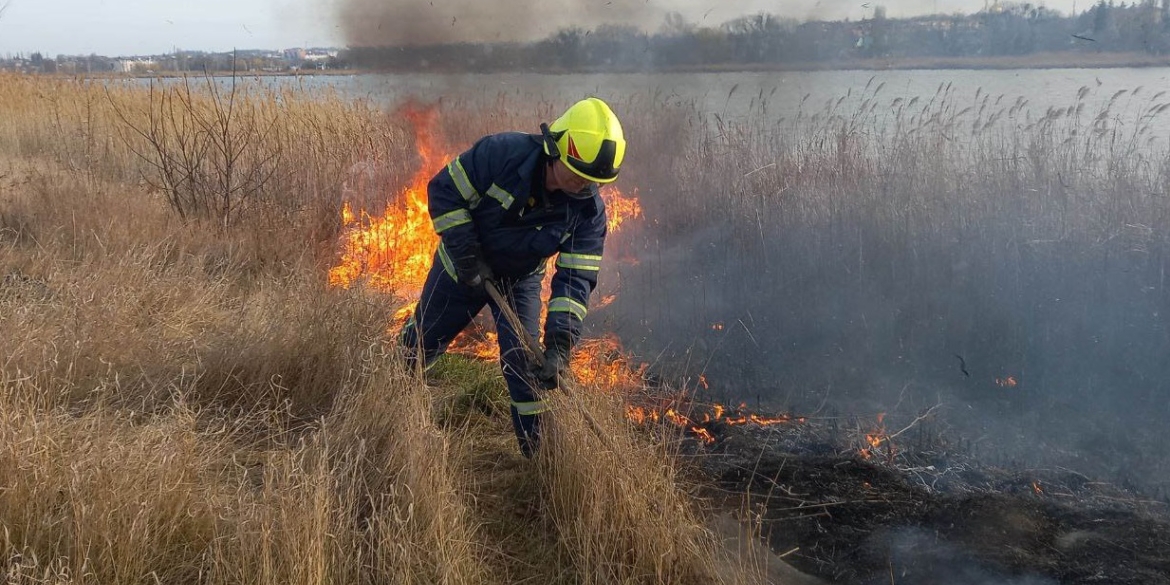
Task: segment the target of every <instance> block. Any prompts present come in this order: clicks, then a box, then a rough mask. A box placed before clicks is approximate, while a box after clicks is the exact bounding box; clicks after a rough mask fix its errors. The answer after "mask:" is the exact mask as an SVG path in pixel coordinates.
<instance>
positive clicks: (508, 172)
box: [427, 132, 606, 346]
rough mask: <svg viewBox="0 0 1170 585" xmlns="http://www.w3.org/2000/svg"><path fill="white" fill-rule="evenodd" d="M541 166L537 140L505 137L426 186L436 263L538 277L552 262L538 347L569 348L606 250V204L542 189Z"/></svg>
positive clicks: (488, 140) (479, 146)
mask: <svg viewBox="0 0 1170 585" xmlns="http://www.w3.org/2000/svg"><path fill="white" fill-rule="evenodd" d="M547 164H548V159H547V157H546V156H545V154H544V149H543V148H542V145H541V142H540V137H539V136H535V135H531V134H521V133H518V132H509V133H504V134H494V135H490V136H486V137H484V138H481V139H480V140H479V141H478V142H476V143H475V145H474V146H472V147H471V149H469V150H468V151H467V152H464V153H463V154H461V155H459V156H458V157H456V158H455V159H454V160H452V161H451V163H450V164H448V165H447V166H446V168H444V169H443V170H441V171H439V172H438V174H436V175H435V177H434V178H433V179H431V182H430V184H429V185H428V186H427V198H428V204H429V206H430V214H431V220H432V221H433V222H434V225H435V231H436V232H437V233H438V234H439V235H440V237H441V239H442V241H441V242H440V244H439V257H440V260H441V261H442V262H443V265H444V268H445V269H446V271H447V273H448V274H450V275H451V277H452V278H457V277H456V273H455V269H454V267H455V263H457V262H460V261H461V259H465V258H469V257H471V256H473V255H475V254H482V257H483V259H484V260H486V261H487V263H488V265H490V266H491V268H492V272H494V273H495V274H496V275H497V276H501V277H505V278H510V279H517V278H523V277H527V276H530V275H536V274H542V273H543V271H544V266H545V263H546V260H547V259H548V258H551V257H552V256H553V255H557V263H556V274H554V275H553V280H552V297H551V298H550V300H549V303H548V317H547V319H546V321H545V344H546V345H548V344H550V343H553V342H554V340H555V341H556V342H557V343H565V342H568V344H569V345H570V346H571V345H572V344H575V343H576V341H577V339H578V338H579V337H580V335H581V323H582V321H584V320H585V315H586V313H588V311H589V294H590V293H591V292H593V288H594V287H595V286H596V285H597V274H598V271H599V270H600V269H601V254H602V248H603V247H604V244H605V235H606V217H605V204H604V203H603V202H602V200H601V196H600V195H599V194H598V192H597V189H596V188H594V189H593V191H592V197H588V198H584V199H579V198H574V197H569V196H568V195H566V194H565V193H563V192H560V191H557V192H553V193H549V192H547V191H546V190H545V188H544V173H545V170H546V167H547Z"/></svg>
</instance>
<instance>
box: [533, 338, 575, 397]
mask: <svg viewBox="0 0 1170 585" xmlns="http://www.w3.org/2000/svg"><path fill="white" fill-rule="evenodd" d="M568 370H569V355H568V353H567V352H566V353H562V352H560V351H559V350H558V349H557V348H555V347H550V348H548V349H546V350H544V365H543V366H540V367H538V368H536V371H535V372H533V377H535V378H536V383H537V385H539V386H540V387H541V388H543V389H544V390H553V389H556V388H558V387H560V385H561V380H563V379H564V376H565V373H566V372H567V371H568Z"/></svg>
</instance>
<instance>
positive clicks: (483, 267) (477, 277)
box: [455, 254, 496, 289]
mask: <svg viewBox="0 0 1170 585" xmlns="http://www.w3.org/2000/svg"><path fill="white" fill-rule="evenodd" d="M455 274H456V275H457V276H458V277H459V284H462V285H463V286H467V287H470V288H474V289H482V288H483V283H485V282H488V281H489V280H495V279H496V275H495V274H493V273H492V268H491V266H488V263H487V262H486V261H484V259H483V257H482V256H480V255H479V254H472V255H470V256H464V257H462V258H460V259H458V260H456V261H455Z"/></svg>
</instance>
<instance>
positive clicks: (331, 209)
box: [0, 77, 709, 584]
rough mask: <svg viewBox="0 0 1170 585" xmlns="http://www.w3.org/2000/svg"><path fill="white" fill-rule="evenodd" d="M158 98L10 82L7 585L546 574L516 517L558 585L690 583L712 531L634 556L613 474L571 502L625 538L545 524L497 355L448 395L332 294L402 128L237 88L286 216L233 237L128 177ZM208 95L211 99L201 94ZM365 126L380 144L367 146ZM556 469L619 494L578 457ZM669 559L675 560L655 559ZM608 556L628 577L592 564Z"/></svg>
mask: <svg viewBox="0 0 1170 585" xmlns="http://www.w3.org/2000/svg"><path fill="white" fill-rule="evenodd" d="M149 91H150V90H149V88H145V87H133V86H126V87H123V86H120V85H117V84H114V85H112V86H111V87H110V88H109V93H107V91H106V89H105V88H103V87H102V86H101V85H100V84H96V83H89V82H85V81H69V80H38V79H25V78H7V77H5V78H2V79H0V94H2V95H3V96H5V99H3V100H0V104H2V105H0V112H2V113H3V118H4V119H5V120H9V121H11V123H6V124H4V125H0V153H2V158H0V161H2V162H0V185H2V186H3V190H2V191H0V238H2V239H0V241H2V242H3V247H0V274H2V275H3V281H2V282H0V324H2V325H3V328H4V330H5V331H6V332H7V333H6V334H5V335H4V336H3V337H2V338H0V353H2V354H3V355H4V356H5V359H4V365H3V369H2V370H0V441H2V443H0V467H2V468H3V469H5V470H7V472H6V473H4V474H3V475H2V478H0V558H2V559H3V561H0V567H3V569H2V574H3V575H4V577H5V579H6V580H7V581H9V582H13V583H33V582H46V581H52V582H56V583H140V582H143V581H161V582H205V583H249V584H251V583H282V584H285V583H323V582H333V583H375V582H378V583H381V582H392V583H450V584H459V583H505V582H512V581H511V577H512V576H515V575H522V574H524V573H525V572H526V569H525V568H523V567H521V566H519V563H520V562H524V563H525V564H527V563H528V561H531V564H532V565H534V566H535V565H537V564H547V563H548V559H547V558H537V557H533V556H531V555H530V554H529V552H519V553H516V552H512V551H504V550H501V549H500V548H499V547H498V545H496V544H495V541H493V540H489V539H488V538H487V537H486V536H485V534H490V535H495V534H496V532H494V530H496V528H494V527H497V526H500V525H511V526H516V530H517V531H520V530H523V531H524V532H525V534H527V535H529V537H530V538H529V540H528V542H529V543H537V542H543V543H545V545H546V546H545V547H544V548H540V547H536V546H534V547H533V549H532V550H531V551H530V552H531V553H532V554H535V555H538V556H539V555H540V554H541V553H542V552H549V551H551V552H553V553H554V555H555V557H554V558H558V559H562V561H556V562H554V563H553V564H552V565H550V566H549V567H548V571H547V572H545V573H543V575H545V576H546V577H548V578H547V579H543V580H542V582H549V583H557V582H565V583H568V582H582V581H594V582H596V581H597V580H598V579H600V578H601V577H602V576H603V575H616V576H620V577H622V578H623V579H625V580H626V581H627V582H643V583H664V582H675V581H674V580H673V579H672V576H674V575H680V574H684V573H683V572H684V571H686V573H685V574H695V573H694V572H693V570H692V569H691V568H690V567H691V565H692V564H694V563H702V562H704V561H703V558H686V559H684V558H682V557H683V556H684V553H686V554H694V553H703V554H707V551H708V550H709V548H705V549H700V548H696V547H695V545H694V544H690V543H691V540H688V539H691V538H692V537H691V536H687V537H686V538H684V539H682V540H681V541H680V544H677V545H672V544H670V542H668V540H669V531H670V530H676V529H677V530H678V531H679V534H680V535H702V533H703V529H702V528H700V526H699V524H698V523H697V521H696V520H695V516H694V515H693V514H682V515H678V516H676V517H674V518H670V519H667V520H669V522H670V523H669V524H663V526H666V527H667V528H665V529H663V530H661V531H659V532H656V534H657V535H658V536H656V537H655V539H650V540H647V543H646V544H643V543H642V542H640V541H641V540H643V539H638V538H636V537H637V535H638V534H639V533H640V532H642V531H644V530H649V528H647V527H643V526H641V525H639V524H638V523H639V522H642V521H644V520H647V519H649V520H654V519H657V518H658V517H657V516H654V515H651V516H646V515H645V513H644V512H641V511H639V510H638V508H640V507H641V506H642V505H643V504H646V503H647V500H645V499H639V500H637V501H636V502H634V501H631V502H630V503H626V504H623V503H621V502H616V504H617V505H616V507H614V504H615V502H614V501H613V498H614V497H616V496H618V495H620V494H621V493H622V492H623V491H625V490H624V489H623V490H615V487H614V484H613V483H612V481H611V479H612V478H609V477H607V478H606V479H604V480H602V481H595V482H590V483H587V484H584V485H581V486H578V487H577V488H575V489H576V490H577V492H576V494H578V495H580V496H581V497H584V498H586V499H587V500H588V501H591V502H600V501H609V502H610V504H611V507H613V509H614V510H615V512H614V513H611V514H610V515H608V516H606V517H605V518H604V520H605V521H607V522H616V523H617V524H611V525H610V526H609V527H608V528H609V529H610V530H616V531H617V532H616V534H617V535H619V536H618V537H617V538H616V539H606V538H601V539H600V540H597V539H595V540H593V541H583V540H580V539H579V538H578V536H580V535H581V534H582V533H581V532H580V530H581V528H580V526H584V527H596V526H597V524H596V522H597V521H598V520H599V518H586V519H584V520H581V522H584V524H580V526H578V527H576V528H574V527H573V523H574V522H578V520H577V518H576V517H575V514H577V513H578V512H580V513H581V514H586V513H587V512H589V511H588V510H584V509H581V510H575V509H573V508H566V507H558V511H557V513H556V514H552V513H551V512H549V511H548V510H546V509H545V506H546V505H547V504H548V502H550V501H552V498H551V493H552V489H553V487H554V486H555V485H556V484H557V482H553V483H552V484H550V485H549V486H546V485H545V484H544V483H542V482H541V481H539V479H538V478H539V477H540V475H539V474H538V472H537V468H536V467H534V466H532V465H527V466H525V463H524V462H522V461H516V459H517V458H518V457H519V456H518V454H517V453H516V452H515V445H514V443H513V441H514V439H513V438H512V435H511V430H510V429H508V428H506V426H507V425H506V423H507V419H506V417H504V416H502V415H501V413H500V412H499V410H500V405H501V404H502V405H503V408H504V409H506V404H507V403H506V401H501V396H502V395H501V394H500V386H499V383H500V381H499V379H498V377H497V376H496V374H494V373H492V374H488V373H485V372H482V371H480V369H481V368H479V366H480V365H483V364H476V366H475V367H471V368H469V370H470V371H469V372H468V373H466V374H458V373H457V372H456V373H455V374H454V375H453V377H452V380H454V382H453V383H455V384H457V385H458V386H459V387H460V388H462V389H463V391H464V392H472V393H474V394H476V396H475V397H473V398H471V399H469V400H467V401H465V402H463V403H454V404H453V403H452V402H451V400H453V399H455V398H456V397H457V395H458V393H448V392H444V391H437V390H438V389H437V388H436V387H433V386H428V385H424V384H423V383H422V381H420V380H418V379H416V378H414V377H413V375H412V374H409V373H407V372H404V371H402V369H401V366H400V364H399V358H398V357H397V356H396V354H395V350H394V349H393V348H392V347H388V345H387V343H386V342H387V341H391V343H390V344H389V345H390V346H392V345H393V344H392V337H388V336H387V335H386V329H387V326H388V325H389V324H390V323H391V322H392V321H393V315H394V313H395V312H396V310H397V309H399V308H400V306H399V303H398V301H396V300H394V299H393V298H391V297H389V296H387V295H385V294H384V293H381V292H378V291H377V290H375V289H374V288H373V287H350V288H348V289H347V288H343V287H336V286H329V284H328V282H327V279H326V273H327V272H328V268H329V267H330V266H332V265H333V261H334V260H335V259H336V256H335V252H336V251H337V250H336V248H334V243H335V241H334V240H332V237H331V236H328V234H334V235H335V234H337V233H338V231H339V230H340V229H341V227H342V226H341V225H340V223H339V222H338V221H337V218H338V217H339V213H340V211H341V207H342V203H341V202H342V201H343V200H345V201H349V202H351V203H354V204H358V203H361V201H362V200H363V198H367V199H371V200H372V199H378V200H384V199H385V198H386V197H387V194H389V193H394V192H397V188H394V189H391V188H389V187H387V186H386V185H388V184H389V183H391V182H392V181H393V179H392V177H394V176H395V174H394V173H395V172H396V171H395V167H394V166H393V165H389V164H387V163H385V160H386V159H387V158H389V156H388V154H387V153H389V152H392V151H394V150H395V149H402V150H403V152H408V154H407V155H405V157H404V158H406V159H408V160H410V161H412V162H413V160H414V156H413V144H412V143H409V142H410V141H406V142H407V144H401V143H400V141H398V139H397V138H396V137H400V136H403V134H401V132H400V131H401V126H400V124H401V121H399V120H397V119H391V118H383V117H381V116H380V115H378V114H376V113H374V112H372V111H370V110H366V109H363V108H362V107H361V106H357V105H352V104H340V103H337V102H330V101H329V100H328V99H324V100H322V101H320V102H317V101H314V100H310V99H305V100H304V101H298V99H300V98H299V97H296V96H293V97H290V99H289V100H287V101H286V100H284V99H283V98H282V99H280V100H277V99H275V98H274V97H273V96H266V97H265V96H263V95H262V94H256V95H258V96H260V97H256V96H251V97H245V96H244V95H243V94H241V96H240V97H239V99H241V100H253V99H254V100H256V101H254V102H252V103H251V104H250V105H249V106H248V107H250V108H253V112H254V114H255V115H257V116H261V117H263V116H271V118H267V119H269V120H276V119H279V120H281V121H280V122H279V124H281V125H280V126H279V128H278V129H277V130H274V132H276V133H278V134H280V135H282V136H284V137H285V138H284V139H282V142H284V144H283V145H282V146H281V147H280V148H282V149H285V150H283V151H282V154H281V157H280V158H279V163H278V164H276V166H277V170H278V172H276V173H274V174H273V177H274V179H273V181H275V182H273V183H271V184H268V186H267V187H266V189H269V188H272V189H275V186H277V185H279V186H281V187H280V188H281V189H288V190H289V194H290V195H291V199H290V200H289V201H279V202H278V201H275V200H266V197H267V196H266V195H263V194H262V195H261V196H259V197H258V198H257V199H255V203H256V204H255V205H248V206H244V207H241V208H239V209H238V210H237V211H238V213H233V217H234V219H233V220H232V221H230V222H224V221H221V220H222V217H202V216H201V215H200V214H194V215H191V214H180V213H177V211H178V210H176V209H175V208H174V206H173V204H172V203H171V202H169V200H168V197H167V194H166V193H163V192H160V191H158V190H157V189H156V188H155V187H153V186H152V185H151V182H152V181H146V182H143V181H140V180H139V173H144V172H145V173H147V174H148V175H149V173H151V171H150V169H151V166H150V165H151V163H150V160H149V159H148V158H144V157H142V156H140V155H139V154H136V153H135V150H134V148H135V147H134V142H133V140H130V139H123V138H121V137H119V132H121V131H123V130H125V128H119V124H130V123H133V122H134V120H135V118H132V117H130V116H133V115H135V114H134V113H135V112H137V113H139V114H146V113H148V112H150V111H151V108H152V107H157V105H158V104H157V102H151V101H150V100H151V97H150V93H149ZM156 91H158V88H156ZM156 95H157V94H156ZM250 95H251V94H250ZM29 96H35V97H29ZM192 96H194V97H193V98H192V99H194V100H195V101H196V102H198V103H199V104H202V105H200V106H199V107H204V106H206V104H207V102H202V101H200V100H205V99H210V98H208V97H207V96H199V95H198V94H192ZM7 98H12V99H7ZM115 109H116V110H118V111H120V112H122V115H123V116H127V117H129V118H127V119H123V118H120V117H119V115H118V114H117V112H116V111H114V110H115ZM179 111H182V110H181V109H180V110H176V112H179ZM138 120H139V121H141V120H142V119H138ZM285 124H287V126H285ZM363 124H369V126H363ZM298 128H299V129H303V130H305V131H308V132H309V134H308V135H303V136H301V135H297V134H296V132H298V131H300V130H297V129H298ZM309 128H316V130H311V131H310V130H308V129H309ZM363 128H364V129H365V130H369V132H370V136H366V135H363V136H362V137H360V139H359V138H358V137H357V136H356V135H355V134H352V133H358V132H364V131H365V130H361V129H363ZM298 136H301V137H299V138H298ZM371 136H373V137H375V138H380V139H385V140H384V141H379V140H374V138H371ZM374 142H377V145H376V146H372V144H373V143H374ZM99 145H100V147H99ZM363 145H364V146H363ZM248 148H256V149H260V150H263V149H265V148H275V147H273V146H272V145H271V144H270V143H269V142H267V139H265V140H259V139H257V140H255V141H252V142H248ZM290 148H291V149H297V152H299V153H300V154H299V155H298V156H299V157H300V158H299V160H298V162H297V164H295V165H293V164H291V161H290V160H289V159H287V158H285V155H287V154H288V153H289V152H290V151H289V150H288V149H290ZM87 149H90V150H89V151H88V152H91V155H89V156H88V157H87V156H80V155H77V153H79V152H80V153H84V152H87ZM300 149H304V150H303V151H302V150H300ZM406 149H409V151H407V150H406ZM270 152H274V151H270ZM268 160H270V161H272V162H274V163H276V161H277V159H268ZM156 162H157V161H156ZM281 165H284V166H281ZM148 178H149V177H148ZM286 204H288V205H286ZM326 212H327V214H326ZM325 215H328V218H329V222H328V223H329V224H330V225H328V226H325V225H323V223H324V222H321V221H320V220H321V218H322V217H324V216H325ZM327 236H328V237H327ZM323 241H325V242H326V243H327V245H323V244H322V242H323ZM491 370H492V371H493V372H495V371H496V370H495V368H494V366H492V367H491ZM475 380H479V382H475ZM473 382H474V383H473ZM493 385H494V386H493ZM473 386H475V388H476V389H473V388H472V387H473ZM472 412H477V413H482V412H488V413H494V418H489V420H492V421H494V423H497V424H496V426H493V425H491V424H489V425H479V426H475V427H469V426H466V425H461V424H460V421H463V422H466V421H467V420H469V419H468V415H469V414H470V413H472ZM444 413H446V414H444ZM618 422H619V423H620V421H618ZM501 424H502V425H503V427H501V426H499V425H501ZM622 424H624V423H622ZM482 445H496V447H494V448H480V447H479V446H482ZM624 445H625V446H624V447H623V448H628V449H631V453H630V454H629V456H628V457H626V456H622V455H620V454H619V455H614V457H615V458H616V459H627V458H628V459H630V460H631V461H637V462H640V463H642V464H646V465H647V468H646V469H645V470H643V471H642V472H640V473H639V475H638V477H639V478H640V480H641V481H646V480H647V478H651V479H653V478H657V479H654V480H653V485H655V486H656V488H655V490H654V491H653V494H654V495H655V496H656V497H665V498H670V499H669V500H663V504H664V505H666V506H667V508H664V509H663V510H671V511H679V510H683V511H685V509H686V508H687V502H686V499H685V497H684V496H683V495H682V493H681V492H678V491H677V490H678V488H677V487H676V486H674V484H673V482H672V476H671V475H669V473H670V469H671V467H670V463H669V459H668V458H667V457H666V456H665V453H663V452H661V451H654V450H648V449H647V447H645V446H642V445H638V444H637V443H634V442H630V443H628V444H624ZM577 465H581V466H586V467H583V468H582V469H577V470H574V469H571V468H570V467H571V466H577ZM473 470H486V472H487V473H488V477H483V476H480V475H478V474H474V473H473ZM559 473H571V474H574V476H575V477H579V478H587V477H590V476H595V477H606V476H605V475H604V474H602V473H599V472H598V468H597V462H594V461H590V460H588V459H586V458H582V457H580V456H575V457H573V458H572V459H568V458H567V459H566V464H565V465H564V466H561V468H560V471H559ZM493 474H494V475H493ZM663 474H666V475H663ZM659 476H661V477H659ZM525 478H527V479H525ZM619 481H620V484H619V485H621V486H630V485H632V484H631V481H632V480H631V479H630V478H629V477H620V480H619ZM484 486H487V489H488V491H487V492H484V491H482V489H481V488H483V487H484ZM495 488H499V489H502V490H510V493H508V495H510V496H512V497H513V498H514V499H515V501H516V502H524V501H528V502H531V503H532V505H533V506H534V507H532V508H531V510H534V511H535V512H531V511H530V512H529V513H528V514H529V515H528V516H527V517H526V518H525V519H524V521H523V522H521V523H519V524H517V523H516V521H515V519H514V518H513V517H512V514H513V511H512V508H508V507H501V508H500V509H494V510H493V509H491V508H485V507H483V506H480V504H479V502H480V501H481V500H480V498H488V499H490V498H492V497H495V498H500V497H501V493H499V492H494V491H492V490H493V489H495ZM556 489H558V490H560V489H562V488H559V487H558V488H556ZM473 495H474V497H473ZM655 505H658V504H655ZM498 514H504V515H505V517H500V516H499V515H498ZM659 520H660V521H665V520H662V519H659ZM509 523H511V524H509ZM688 523H690V524H689V525H688ZM485 526H487V527H492V528H485ZM671 527H673V528H671ZM574 535H577V536H574ZM704 542H706V541H704ZM631 543H634V545H633V546H634V548H633V549H631V550H630V551H621V552H619V551H618V550H617V548H615V547H617V546H619V545H620V546H631ZM672 547H673V548H672ZM663 552H667V553H670V554H671V555H673V558H675V559H676V560H675V561H674V564H676V565H678V566H677V567H668V566H665V565H663V564H661V563H662V561H653V560H652V557H656V556H658V555H661V554H662V553H663ZM614 555H617V556H614ZM631 555H632V556H631ZM517 559H522V561H518V560H517ZM615 562H617V563H630V566H629V567H626V568H623V567H620V566H611V567H608V568H602V566H601V564H604V563H615ZM655 562H657V563H658V564H657V565H655V564H654V563H655ZM599 563H601V564H599ZM489 567H490V568H491V569H492V570H491V571H489V570H488V568H489Z"/></svg>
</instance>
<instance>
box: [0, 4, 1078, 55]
mask: <svg viewBox="0 0 1170 585" xmlns="http://www.w3.org/2000/svg"><path fill="white" fill-rule="evenodd" d="M1077 1H1079V2H1080V5H1076V4H1074V2H1077ZM1037 3H1038V4H1041V5H1044V6H1047V7H1049V8H1052V9H1055V10H1059V11H1062V12H1065V13H1069V12H1071V11H1072V10H1073V8H1074V6H1076V7H1077V10H1084V8H1085V7H1087V6H1089V4H1090V3H1091V0H1046V1H1041V2H1037ZM363 5H374V6H377V7H378V8H377V9H378V10H382V11H386V8H387V6H389V7H390V9H389V12H390V13H391V14H392V15H402V14H410V15H419V14H428V13H430V12H431V11H432V10H433V12H434V14H435V15H436V16H435V17H434V19H433V20H435V21H436V22H437V21H439V20H441V21H442V22H443V23H444V24H448V25H449V27H450V28H449V30H450V31H452V35H453V36H456V37H467V35H472V34H473V33H472V32H471V31H475V30H478V29H480V28H482V27H477V26H476V21H477V19H482V18H484V14H485V13H486V12H487V11H489V10H491V7H492V6H493V5H495V6H498V5H507V8H505V9H503V10H502V11H501V12H502V13H503V14H509V13H511V12H523V13H526V14H531V15H534V16H535V19H536V20H539V21H540V22H539V23H533V22H526V23H525V26H523V27H520V26H513V27H512V28H513V29H523V30H509V31H508V33H506V34H515V35H517V37H518V38H523V37H528V38H540V37H544V36H547V35H548V34H549V33H551V32H553V31H555V30H556V29H557V28H559V27H560V26H563V25H567V24H573V23H580V24H582V25H583V26H585V27H586V28H588V27H591V26H595V25H596V24H600V23H601V22H604V21H606V20H610V21H611V22H619V23H629V22H631V19H632V18H633V20H635V21H639V22H640V23H641V25H642V27H643V28H646V29H648V30H654V29H656V28H657V24H656V23H660V22H661V21H662V18H663V17H664V16H665V14H666V13H667V12H668V11H677V12H679V13H681V14H682V15H683V16H684V17H685V18H686V19H687V20H689V21H691V22H696V23H700V24H704V25H714V24H719V23H721V22H724V21H726V20H730V19H732V18H735V17H738V16H743V15H747V14H754V13H757V12H761V11H767V12H770V13H772V14H776V15H779V16H785V17H790V18H796V19H800V20H807V19H812V18H823V19H840V18H846V17H848V18H852V19H860V18H864V17H866V16H867V15H871V14H872V11H873V7H874V6H877V5H884V6H885V7H886V9H887V13H888V14H889V15H890V16H892V17H900V16H912V15H917V14H926V13H936V12H938V13H954V12H965V13H970V12H975V11H978V10H980V9H982V8H983V7H984V0H884V1H883V0H494V1H493V0H198V1H195V2H192V1H189V0H182V1H179V0H0V7H2V9H3V12H0V55H5V54H16V53H24V54H28V53H32V52H34V51H39V52H41V53H43V54H45V55H46V56H56V55H61V54H65V55H87V54H90V53H96V54H99V55H106V56H121V55H151V54H162V53H169V52H173V51H175V50H176V49H182V50H203V51H230V50H232V49H283V48H292V47H313V46H335V47H341V46H345V45H346V44H347V38H346V33H345V32H344V31H345V27H343V26H342V25H341V24H340V23H341V22H342V19H343V18H349V20H350V22H352V21H353V20H354V16H355V14H356V15H358V17H359V19H360V14H361V13H360V10H358V11H357V12H355V10H357V9H355V8H354V6H358V7H361V6H363ZM347 10H348V12H347ZM468 10H470V12H468ZM460 14H464V15H465V16H466V17H465V18H464V21H463V22H462V23H460V22H458V18H457V17H458V15H460ZM633 14H636V15H637V16H636V17H633V16H631V15H633ZM343 15H344V16H343ZM440 15H441V16H440ZM448 18H449V20H448ZM505 20H506V19H505ZM379 26H381V24H380V23H379ZM505 29H506V26H505ZM493 34H494V38H500V34H501V33H500V32H499V31H496V32H495V33H493ZM468 38H470V37H468Z"/></svg>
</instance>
